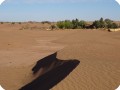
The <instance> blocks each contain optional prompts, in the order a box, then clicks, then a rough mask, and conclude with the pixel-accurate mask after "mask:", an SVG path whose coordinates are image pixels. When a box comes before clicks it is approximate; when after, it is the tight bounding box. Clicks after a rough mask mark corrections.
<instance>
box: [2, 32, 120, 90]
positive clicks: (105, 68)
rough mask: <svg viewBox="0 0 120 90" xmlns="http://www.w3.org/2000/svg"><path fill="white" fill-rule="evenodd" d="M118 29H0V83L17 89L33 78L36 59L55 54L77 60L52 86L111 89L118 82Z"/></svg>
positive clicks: (69, 89)
mask: <svg viewBox="0 0 120 90" xmlns="http://www.w3.org/2000/svg"><path fill="white" fill-rule="evenodd" d="M119 46H120V32H110V33H109V32H106V31H96V30H95V31H90V30H89V31H88V30H86V31H78V30H77V31H74V30H73V31H69V30H68V31H63V30H62V31H35V30H33V31H29V30H27V31H26V30H22V31H20V30H0V59H1V60H0V84H1V85H2V86H3V87H4V88H5V89H6V90H17V89H18V88H20V87H21V86H23V85H25V84H27V83H28V82H30V81H31V80H33V79H34V76H33V75H32V72H31V69H32V67H33V66H34V64H35V63H36V61H37V60H39V59H40V58H43V57H44V56H46V55H49V54H51V53H53V52H55V51H58V55H57V58H59V59H62V60H67V59H77V60H80V62H81V64H80V65H79V66H78V67H77V68H76V69H75V70H73V72H72V73H71V74H70V75H69V76H68V77H67V78H65V79H64V80H63V81H62V82H60V83H59V84H58V85H56V86H55V87H54V88H53V89H52V90H114V89H115V88H117V87H118V86H119V84H120V67H119V66H120V47H119Z"/></svg>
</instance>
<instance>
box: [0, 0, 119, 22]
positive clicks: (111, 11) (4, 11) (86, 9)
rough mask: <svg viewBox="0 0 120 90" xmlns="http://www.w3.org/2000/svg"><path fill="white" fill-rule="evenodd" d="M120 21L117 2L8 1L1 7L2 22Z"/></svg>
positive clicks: (75, 0) (70, 0)
mask: <svg viewBox="0 0 120 90" xmlns="http://www.w3.org/2000/svg"><path fill="white" fill-rule="evenodd" d="M100 17H103V18H110V19H112V20H117V21H118V20H119V21H120V5H119V4H118V3H117V2H115V0H6V1H5V2H4V3H3V4H2V5H1V6H0V21H58V20H65V19H70V20H71V19H75V18H78V19H80V20H88V21H92V20H96V19H99V18H100Z"/></svg>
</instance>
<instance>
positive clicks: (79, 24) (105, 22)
mask: <svg viewBox="0 0 120 90" xmlns="http://www.w3.org/2000/svg"><path fill="white" fill-rule="evenodd" d="M56 26H57V27H58V28H60V29H98V28H105V29H110V28H112V29H116V28H120V26H119V25H118V24H117V23H115V22H114V21H112V20H110V19H103V18H100V19H99V20H95V21H94V22H93V23H92V24H88V23H87V22H86V21H84V20H78V19H73V20H64V21H58V22H57V23H56Z"/></svg>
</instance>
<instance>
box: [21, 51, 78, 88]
mask: <svg viewBox="0 0 120 90" xmlns="http://www.w3.org/2000/svg"><path fill="white" fill-rule="evenodd" d="M56 55H57V52H56V53H54V54H51V55H49V56H47V57H45V58H43V59H41V60H39V61H37V63H36V65H35V66H34V67H33V69H32V71H33V75H36V74H39V75H38V77H37V78H36V79H34V80H33V81H32V82H30V83H28V84H27V85H25V86H23V87H22V88H20V89H19V90H50V89H51V88H52V87H53V86H55V85H56V84H58V83H59V82H60V81H62V80H63V79H64V78H65V77H66V76H68V75H69V74H70V72H72V71H73V70H74V69H75V68H76V67H77V65H79V63H80V61H79V60H75V59H73V60H59V59H57V58H56Z"/></svg>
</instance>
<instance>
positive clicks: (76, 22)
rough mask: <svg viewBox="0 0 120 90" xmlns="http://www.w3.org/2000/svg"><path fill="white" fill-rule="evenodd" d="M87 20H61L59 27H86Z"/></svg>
mask: <svg viewBox="0 0 120 90" xmlns="http://www.w3.org/2000/svg"><path fill="white" fill-rule="evenodd" d="M85 25H86V22H85V21H83V20H81V21H79V20H78V19H75V20H72V21H70V20H65V21H59V22H57V27H58V28H60V29H78V28H79V29H80V28H85Z"/></svg>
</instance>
